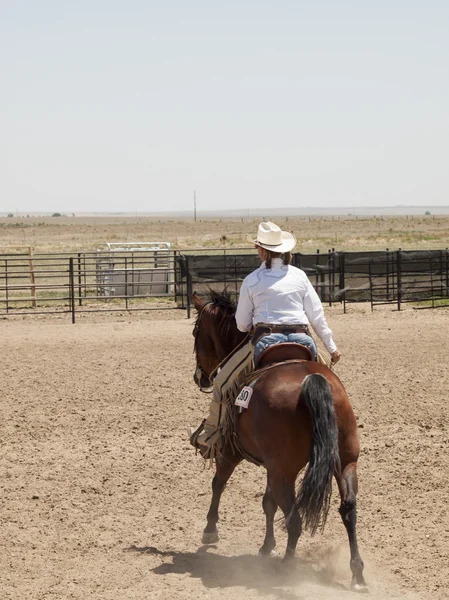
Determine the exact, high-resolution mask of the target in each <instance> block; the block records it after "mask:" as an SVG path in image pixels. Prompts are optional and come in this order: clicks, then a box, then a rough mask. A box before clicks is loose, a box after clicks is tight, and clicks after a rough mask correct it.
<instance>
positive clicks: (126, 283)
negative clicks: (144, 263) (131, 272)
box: [125, 256, 128, 310]
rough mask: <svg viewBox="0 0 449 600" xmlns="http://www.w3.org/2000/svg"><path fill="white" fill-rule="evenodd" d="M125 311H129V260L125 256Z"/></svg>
mask: <svg viewBox="0 0 449 600" xmlns="http://www.w3.org/2000/svg"><path fill="white" fill-rule="evenodd" d="M125 309H126V310H128V258H127V257H126V256H125Z"/></svg>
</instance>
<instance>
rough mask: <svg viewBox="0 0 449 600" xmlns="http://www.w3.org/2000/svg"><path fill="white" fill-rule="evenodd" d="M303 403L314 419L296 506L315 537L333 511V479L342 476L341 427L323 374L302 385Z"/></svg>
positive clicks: (311, 375) (305, 525)
mask: <svg viewBox="0 0 449 600" xmlns="http://www.w3.org/2000/svg"><path fill="white" fill-rule="evenodd" d="M300 401H302V402H303V404H304V405H305V406H307V408H308V410H309V413H310V417H311V420H312V444H311V448H310V456H309V463H308V465H307V469H306V472H305V474H304V478H303V480H302V483H301V485H300V487H299V489H298V492H297V494H296V502H295V506H294V507H293V509H292V510H297V511H298V512H299V514H300V516H301V519H302V522H303V526H304V528H305V529H308V530H309V531H310V532H311V534H312V535H313V534H314V533H315V532H316V530H317V529H318V527H320V526H321V527H324V525H325V523H326V519H327V515H328V512H329V506H330V500H331V494H332V477H333V475H334V473H338V474H339V473H340V471H341V465H340V456H339V452H338V425H337V418H336V416H335V410H334V404H333V400H332V392H331V388H330V385H329V383H328V381H327V379H326V378H325V377H323V375H319V374H317V373H313V374H310V375H307V377H306V378H305V379H304V381H303V383H302V388H301V395H300Z"/></svg>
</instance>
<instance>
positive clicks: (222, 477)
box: [201, 445, 242, 544]
mask: <svg viewBox="0 0 449 600" xmlns="http://www.w3.org/2000/svg"><path fill="white" fill-rule="evenodd" d="M241 461H242V457H241V456H239V455H236V454H234V453H233V451H232V448H230V447H229V445H228V446H227V447H226V448H225V449H224V451H223V456H222V457H221V458H220V459H219V460H218V459H217V467H216V471H215V476H214V478H213V480H212V502H211V504H210V508H209V512H208V513H207V525H206V527H205V529H204V532H203V537H202V540H201V541H202V542H203V544H215V542H218V540H219V539H220V538H219V535H218V530H217V522H218V507H219V505H220V498H221V494H222V493H223V490H224V489H225V486H226V484H227V482H228V479H229V478H230V477H231V475H232V473H233V472H234V469H235V468H236V466H237V465H238V464H239V463H240V462H241Z"/></svg>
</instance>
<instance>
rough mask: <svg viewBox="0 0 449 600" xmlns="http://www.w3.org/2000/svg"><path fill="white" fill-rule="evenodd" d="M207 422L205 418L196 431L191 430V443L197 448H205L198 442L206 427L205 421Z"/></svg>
mask: <svg viewBox="0 0 449 600" xmlns="http://www.w3.org/2000/svg"><path fill="white" fill-rule="evenodd" d="M205 422H206V419H203V420H202V421H201V424H200V426H199V427H197V429H195V430H194V431H189V434H190V444H191V445H192V446H193V447H194V448H196V449H197V450H201V449H202V448H203V446H201V445H200V444H198V437H199V435H200V433H201V432H202V431H203V429H204V423H205Z"/></svg>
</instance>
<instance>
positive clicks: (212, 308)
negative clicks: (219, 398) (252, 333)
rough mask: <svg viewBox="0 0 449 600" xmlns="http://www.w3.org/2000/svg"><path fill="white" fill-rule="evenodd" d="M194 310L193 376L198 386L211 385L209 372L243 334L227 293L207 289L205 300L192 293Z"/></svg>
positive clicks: (235, 344) (232, 303) (210, 372)
mask: <svg viewBox="0 0 449 600" xmlns="http://www.w3.org/2000/svg"><path fill="white" fill-rule="evenodd" d="M192 300H193V304H194V306H195V309H196V311H197V317H196V321H195V327H194V329H193V335H194V338H195V347H194V351H195V355H196V370H195V373H194V375H193V379H194V381H195V383H196V384H197V385H198V387H199V388H200V389H203V388H208V387H211V385H212V382H211V374H213V372H214V371H215V369H216V368H217V366H218V365H219V364H220V363H221V361H222V360H223V359H225V358H226V357H227V356H228V354H230V353H231V352H232V350H233V349H234V348H235V347H236V346H237V344H239V343H240V342H241V341H242V339H243V338H244V337H245V334H244V333H242V332H241V331H239V330H238V329H237V324H236V322H235V309H236V305H235V303H234V302H233V300H232V298H231V296H230V294H229V293H228V292H226V291H225V292H222V293H218V292H214V291H213V290H210V291H209V294H208V298H207V299H206V301H203V300H201V298H200V297H199V296H198V294H197V293H196V292H195V293H194V294H193V297H192Z"/></svg>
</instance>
